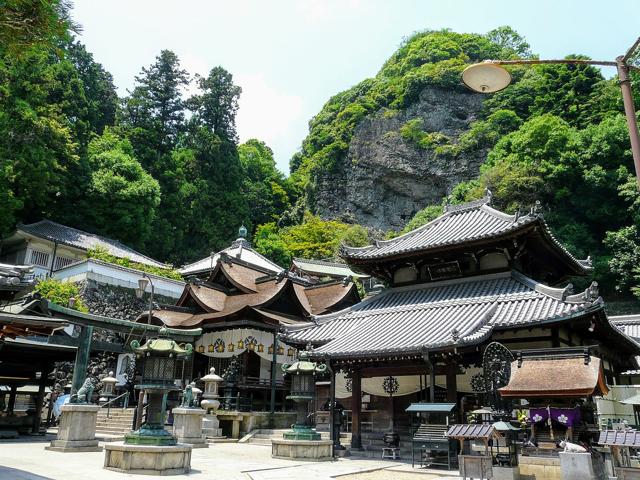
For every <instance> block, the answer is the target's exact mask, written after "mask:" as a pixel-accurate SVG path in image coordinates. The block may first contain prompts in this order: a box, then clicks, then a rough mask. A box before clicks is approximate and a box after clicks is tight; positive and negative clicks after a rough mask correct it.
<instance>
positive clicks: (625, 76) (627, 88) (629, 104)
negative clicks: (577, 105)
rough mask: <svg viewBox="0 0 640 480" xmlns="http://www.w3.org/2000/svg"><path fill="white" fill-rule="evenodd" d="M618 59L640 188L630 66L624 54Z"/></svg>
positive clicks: (639, 155) (639, 142)
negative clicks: (626, 62)
mask: <svg viewBox="0 0 640 480" xmlns="http://www.w3.org/2000/svg"><path fill="white" fill-rule="evenodd" d="M616 60H617V64H616V65H617V67H618V79H619V82H620V90H622V101H623V103H624V113H625V115H626V117H627V126H628V127H629V139H630V140H631V153H632V154H633V164H634V166H635V169H636V180H637V182H638V187H639V188H640V136H638V120H637V118H636V108H635V105H634V104H633V94H632V92H631V80H630V79H629V67H628V66H627V65H626V64H625V63H624V57H623V56H620V57H618V58H616Z"/></svg>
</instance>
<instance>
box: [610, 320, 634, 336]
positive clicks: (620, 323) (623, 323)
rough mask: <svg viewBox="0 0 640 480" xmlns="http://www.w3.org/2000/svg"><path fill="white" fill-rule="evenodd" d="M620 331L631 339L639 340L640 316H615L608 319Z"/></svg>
mask: <svg viewBox="0 0 640 480" xmlns="http://www.w3.org/2000/svg"><path fill="white" fill-rule="evenodd" d="M609 320H611V323H613V324H614V325H615V326H616V327H617V328H618V329H619V330H620V331H622V332H624V333H626V334H627V335H629V336H630V337H632V338H638V339H640V315H616V316H611V317H609Z"/></svg>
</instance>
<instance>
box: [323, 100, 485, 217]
mask: <svg viewBox="0 0 640 480" xmlns="http://www.w3.org/2000/svg"><path fill="white" fill-rule="evenodd" d="M482 100H483V98H482V96H481V95H478V94H473V93H460V92H459V91H451V90H442V89H438V88H425V89H424V90H422V92H421V93H420V97H419V101H418V102H415V103H414V104H412V105H411V106H410V107H409V108H408V109H406V110H401V111H399V112H398V111H393V113H391V112H390V111H385V110H382V111H378V112H376V113H375V114H372V115H369V116H367V117H366V118H364V119H363V120H362V121H361V122H360V123H359V125H358V126H357V128H356V131H355V134H354V136H353V138H352V139H351V142H350V143H349V150H348V153H347V156H346V158H345V159H344V161H343V162H341V165H340V167H339V168H338V169H337V171H336V172H332V173H322V174H321V175H320V176H319V177H317V178H316V180H315V185H314V188H313V189H312V204H313V205H314V206H315V210H316V211H317V212H318V213H319V214H320V215H321V216H323V217H325V218H348V217H351V219H352V220H354V221H355V222H357V223H359V224H361V225H365V226H369V227H373V228H376V229H382V230H389V229H396V230H397V229H400V228H402V227H403V226H404V224H405V223H406V222H407V221H408V220H409V219H411V217H413V215H414V214H415V213H416V212H417V211H418V210H420V209H422V208H424V207H425V206H427V205H429V204H438V203H440V201H441V199H442V197H443V196H445V195H447V194H448V193H449V192H450V190H451V189H452V188H453V187H454V186H455V185H456V184H457V183H459V182H461V181H466V180H469V179H472V178H475V177H477V175H478V171H479V168H480V165H481V164H482V162H483V161H484V159H485V157H486V154H487V151H486V149H475V150H474V149H471V150H469V149H466V150H465V151H464V152H462V153H460V152H457V151H456V149H455V146H456V144H457V143H458V141H459V139H460V136H461V135H462V134H463V133H464V132H466V131H468V129H469V125H470V123H471V122H473V121H474V120H477V119H478V115H479V112H480V108H481V106H482ZM417 119H421V129H422V130H423V132H424V133H425V134H426V135H437V134H441V136H438V137H437V141H435V142H433V144H428V142H427V144H425V143H422V144H420V143H418V142H416V141H415V139H412V138H407V135H406V134H403V133H402V129H403V126H405V125H406V124H407V122H411V121H415V120H417Z"/></svg>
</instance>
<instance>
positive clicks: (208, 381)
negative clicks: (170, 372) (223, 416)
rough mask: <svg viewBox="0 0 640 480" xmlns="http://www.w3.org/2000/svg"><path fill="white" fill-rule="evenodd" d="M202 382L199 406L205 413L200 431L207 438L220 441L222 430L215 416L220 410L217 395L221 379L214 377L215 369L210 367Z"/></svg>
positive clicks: (218, 396)
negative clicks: (202, 389)
mask: <svg viewBox="0 0 640 480" xmlns="http://www.w3.org/2000/svg"><path fill="white" fill-rule="evenodd" d="M202 380H203V381H204V393H203V394H202V402H200V406H201V407H202V408H204V410H205V411H206V412H207V413H206V415H205V416H204V418H203V419H202V431H203V433H204V434H205V436H206V437H207V438H211V439H213V440H215V439H222V438H224V437H223V436H222V429H221V428H220V421H219V420H218V417H217V416H216V412H217V411H218V408H220V401H219V400H218V398H220V395H219V394H218V387H219V384H220V382H221V381H222V378H221V377H219V376H218V375H216V369H215V368H213V367H211V369H210V370H209V375H205V376H204V377H202Z"/></svg>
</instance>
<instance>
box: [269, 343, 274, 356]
mask: <svg viewBox="0 0 640 480" xmlns="http://www.w3.org/2000/svg"><path fill="white" fill-rule="evenodd" d="M269 355H273V344H271V345H269Z"/></svg>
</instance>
